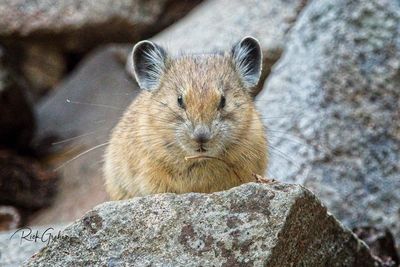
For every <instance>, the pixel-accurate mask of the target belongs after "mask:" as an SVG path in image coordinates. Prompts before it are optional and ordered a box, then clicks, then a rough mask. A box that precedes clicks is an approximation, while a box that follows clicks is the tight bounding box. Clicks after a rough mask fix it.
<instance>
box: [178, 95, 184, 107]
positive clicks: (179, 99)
mask: <svg viewBox="0 0 400 267" xmlns="http://www.w3.org/2000/svg"><path fill="white" fill-rule="evenodd" d="M178 105H179V106H180V107H181V108H185V104H184V103H183V98H182V96H181V95H180V96H178Z"/></svg>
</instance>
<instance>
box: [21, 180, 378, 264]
mask: <svg viewBox="0 0 400 267" xmlns="http://www.w3.org/2000/svg"><path fill="white" fill-rule="evenodd" d="M94 265H96V266H126V265H130V266H363V267H368V266H374V260H373V259H372V256H371V255H370V254H369V251H368V249H367V247H366V246H365V244H364V243H362V242H361V241H360V240H358V239H357V238H356V237H355V235H354V234H352V233H351V232H350V231H349V230H347V229H344V228H342V226H341V224H340V223H339V222H338V221H337V220H336V219H335V218H334V217H332V216H331V215H329V214H328V213H327V212H326V208H325V207H323V206H322V205H321V204H320V202H319V201H318V200H317V199H316V198H315V197H314V195H312V194H311V193H310V192H309V191H308V190H306V189H304V188H303V187H301V186H298V185H285V184H275V185H261V184H255V183H249V184H245V185H242V186H240V187H236V188H234V189H231V190H228V191H223V192H219V193H213V194H196V193H190V194H183V195H176V194H160V195H153V196H148V197H143V198H134V199H132V200H129V201H120V202H108V203H104V204H102V205H100V206H98V207H96V208H95V209H94V210H92V211H90V212H89V213H87V214H86V215H85V216H84V217H83V218H82V219H81V220H79V221H77V222H75V223H74V224H72V225H71V226H69V227H67V228H66V229H65V230H64V231H63V234H62V238H60V239H57V240H55V242H53V243H52V244H50V245H49V246H47V247H46V248H45V249H43V250H41V251H40V252H39V253H38V254H36V255H35V256H34V257H33V258H32V259H31V260H30V261H29V262H28V263H27V264H26V266H94Z"/></svg>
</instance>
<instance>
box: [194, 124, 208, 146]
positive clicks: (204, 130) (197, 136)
mask: <svg viewBox="0 0 400 267" xmlns="http://www.w3.org/2000/svg"><path fill="white" fill-rule="evenodd" d="M193 136H194V140H195V141H196V142H197V143H199V144H204V143H207V142H208V141H209V140H210V131H209V129H208V127H206V126H197V127H196V129H195V130H194V134H193Z"/></svg>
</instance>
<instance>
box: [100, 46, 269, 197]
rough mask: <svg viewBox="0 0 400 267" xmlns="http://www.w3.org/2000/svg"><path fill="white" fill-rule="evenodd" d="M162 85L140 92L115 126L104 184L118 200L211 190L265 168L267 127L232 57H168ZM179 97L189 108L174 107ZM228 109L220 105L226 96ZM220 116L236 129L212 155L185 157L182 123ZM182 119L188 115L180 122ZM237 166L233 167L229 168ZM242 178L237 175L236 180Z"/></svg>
mask: <svg viewBox="0 0 400 267" xmlns="http://www.w3.org/2000/svg"><path fill="white" fill-rule="evenodd" d="M166 69H167V70H166V72H165V73H164V74H163V76H162V79H161V82H160V86H159V89H157V90H156V91H155V92H154V93H152V92H146V91H143V92H142V93H141V94H140V95H139V96H138V97H137V98H136V99H135V100H134V101H133V102H132V104H131V105H130V106H129V107H128V109H127V110H126V112H125V114H124V115H123V117H122V119H121V121H120V122H119V123H118V125H117V126H116V127H115V129H114V131H113V133H112V136H111V142H110V145H109V146H108V148H107V151H106V155H105V166H104V174H105V180H106V188H107V191H108V193H109V194H110V196H111V198H112V199H114V200H118V199H126V198H131V197H135V196H144V195H148V194H154V193H163V192H174V193H186V192H207V193H208V192H214V191H220V190H225V189H229V188H231V187H234V186H238V185H240V184H241V183H244V182H250V181H253V179H254V178H253V176H252V173H257V174H261V175H263V174H264V172H265V169H266V166H267V145H266V139H265V132H264V128H263V125H262V123H261V120H260V117H259V114H258V113H257V111H256V110H255V106H254V103H253V100H252V98H251V97H250V94H249V93H247V92H246V91H245V89H244V88H243V85H242V83H241V81H240V79H239V77H238V74H237V73H236V71H235V68H234V65H233V62H232V59H231V57H230V55H229V54H225V55H199V56H182V57H180V58H178V59H168V61H167V62H166ZM179 94H182V96H183V98H184V101H185V105H186V110H183V109H181V108H180V107H179V106H178V105H177V96H178V95H179ZM222 94H223V95H225V97H226V106H225V108H224V109H223V110H218V108H217V107H218V104H219V102H220V99H221V95H222ZM218 116H222V117H223V118H224V120H225V121H227V123H229V124H230V125H231V126H230V127H231V128H230V130H229V131H228V132H229V135H228V137H227V138H228V139H227V140H210V144H209V145H210V146H211V147H218V148H221V149H220V150H219V152H218V153H217V154H215V155H212V156H215V157H218V158H221V159H223V160H224V161H225V162H227V163H228V165H229V166H227V164H225V163H224V162H222V161H219V160H214V159H195V160H188V161H186V160H185V157H186V156H192V155H195V154H196V153H194V152H193V153H191V152H190V151H188V150H185V149H182V143H184V145H185V144H186V145H187V146H190V145H192V144H191V143H190V140H186V141H183V138H182V140H180V138H179V135H177V127H178V125H181V123H184V122H187V120H188V119H190V121H192V122H193V123H204V124H209V123H212V121H213V119H215V118H218ZM182 118H183V119H182ZM232 167H234V170H235V171H236V174H235V171H234V170H233V169H232ZM237 175H238V176H239V177H240V179H241V180H242V181H241V180H239V178H238V177H237Z"/></svg>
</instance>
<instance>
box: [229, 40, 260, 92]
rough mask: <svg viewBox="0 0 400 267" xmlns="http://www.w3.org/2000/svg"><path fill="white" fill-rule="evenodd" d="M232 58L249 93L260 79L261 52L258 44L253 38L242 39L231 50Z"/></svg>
mask: <svg viewBox="0 0 400 267" xmlns="http://www.w3.org/2000/svg"><path fill="white" fill-rule="evenodd" d="M232 58H233V61H234V64H235V67H236V71H237V72H238V73H239V75H240V78H241V80H242V82H243V84H244V86H245V87H246V89H248V90H249V91H251V89H253V88H254V87H255V86H256V85H257V84H258V81H259V80H260V77H261V69H262V51H261V47H260V43H259V42H258V41H257V39H255V38H253V37H250V36H248V37H244V38H243V39H242V40H241V41H240V42H239V43H237V44H236V45H235V46H234V47H233V48H232Z"/></svg>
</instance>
